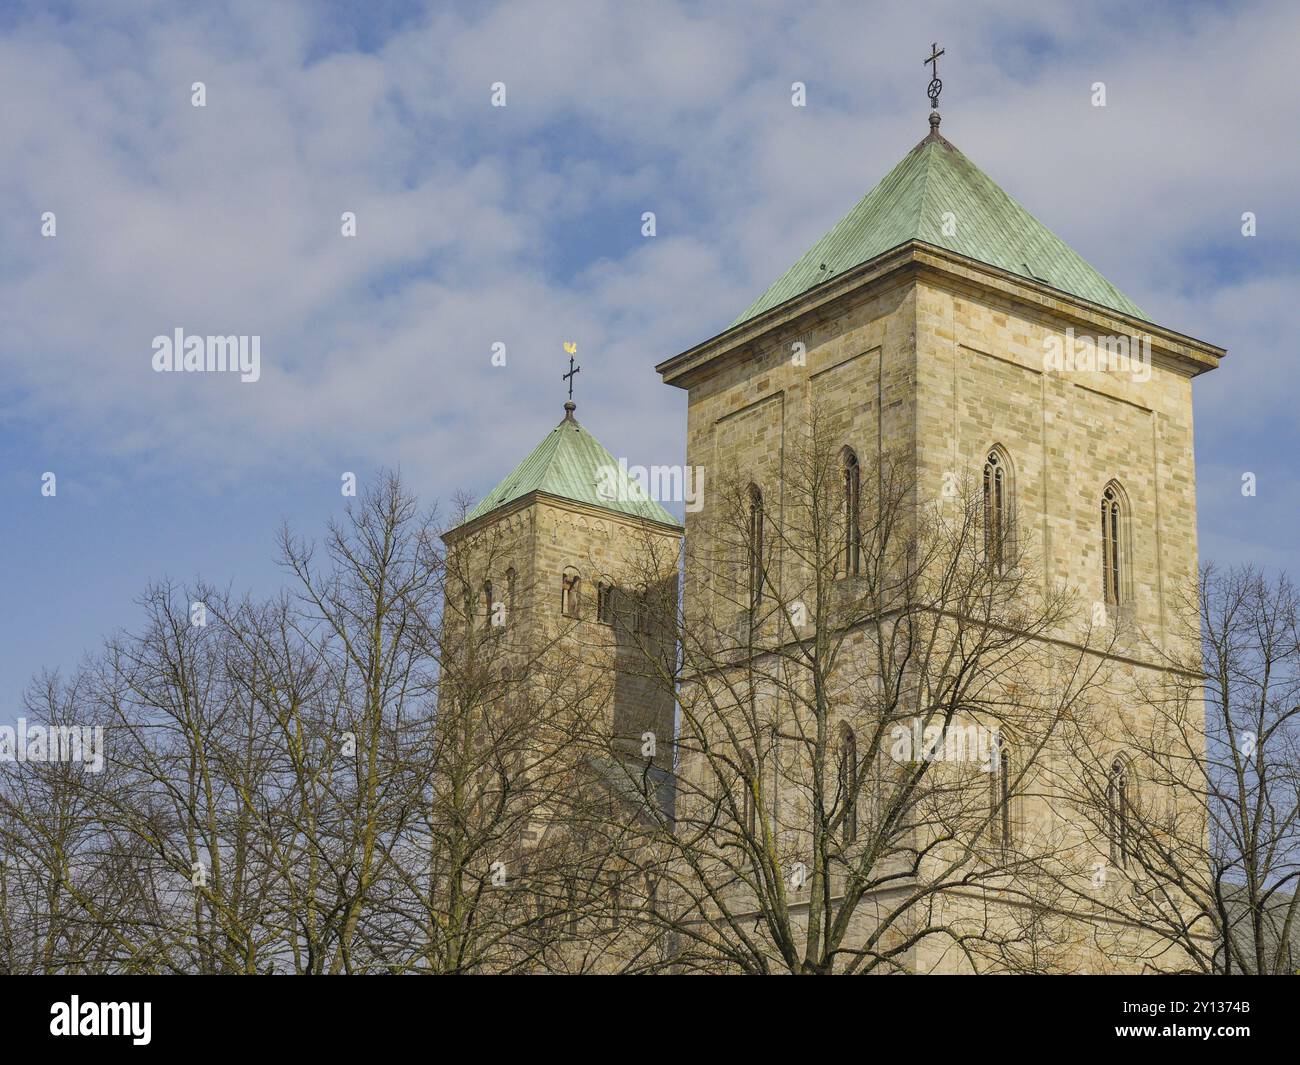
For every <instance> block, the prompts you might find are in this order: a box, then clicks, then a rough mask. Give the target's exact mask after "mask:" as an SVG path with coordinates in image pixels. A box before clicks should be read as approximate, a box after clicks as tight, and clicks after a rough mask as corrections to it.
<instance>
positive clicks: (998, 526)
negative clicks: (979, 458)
mask: <svg viewBox="0 0 1300 1065" xmlns="http://www.w3.org/2000/svg"><path fill="white" fill-rule="evenodd" d="M1011 489H1012V484H1011V462H1010V460H1009V458H1008V457H1007V453H1006V451H1004V450H1003V448H1002V447H1001V445H998V446H995V447H993V448H992V450H990V451H989V453H988V455H986V456H985V458H984V557H985V558H986V559H987V560H988V563H989V566H990V567H991V568H992V570H993V572H994V573H997V574H999V575H1000V574H1002V573H1005V572H1006V571H1007V568H1008V567H1009V566H1010V563H1011V522H1012V513H1013V509H1012V503H1013V500H1012V490H1011Z"/></svg>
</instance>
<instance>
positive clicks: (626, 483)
mask: <svg viewBox="0 0 1300 1065" xmlns="http://www.w3.org/2000/svg"><path fill="white" fill-rule="evenodd" d="M529 492H546V493H548V494H550V495H553V496H559V497H560V498H562V499H573V500H576V501H577V502H579V503H588V504H590V505H591V506H593V507H601V508H602V509H604V510H612V511H614V512H615V513H616V514H627V515H630V516H631V517H635V518H649V519H650V520H651V521H661V522H664V523H665V524H667V525H677V524H678V522H677V520H676V519H675V518H674V517H673V516H672V515H671V514H669V513H668V511H666V510H664V508H663V507H661V506H660V505H659V504H658V503H656V502H654V501H653V500H651V499H650V498H648V497H647V496H645V495H644V494H643V493H642V492H641V491H640V490H639V487H638V485H637V483H636V481H635V480H629V479H628V478H627V476H626V474H625V473H624V472H623V468H622V467H620V466H619V464H618V460H617V459H616V458H614V456H613V455H611V454H610V453H609V452H608V451H606V450H605V448H604V446H603V445H602V444H601V442H600V441H599V440H597V439H596V438H595V437H594V436H592V435H591V434H590V433H589V432H587V430H586V429H584V428H583V427H582V426H581V425H579V424H578V420H577V419H576V418H574V417H573V412H572V410H568V409H566V413H565V416H564V420H563V421H562V422H560V424H559V425H557V426H556V427H555V428H554V429H552V430H551V431H550V432H549V433H548V434H547V435H546V437H545V438H544V439H543V440H542V442H541V443H540V444H538V445H537V446H536V447H535V448H533V453H532V454H531V455H529V456H528V457H527V458H526V459H524V461H523V462H521V463H520V464H519V465H518V466H516V467H515V469H514V472H513V473H511V474H510V476H509V477H507V478H506V479H505V480H503V481H502V482H501V483H500V484H498V485H497V486H496V487H495V488H494V489H492V491H491V492H489V493H488V494H487V495H486V496H484V497H483V498H482V499H481V500H480V501H479V503H478V505H477V506H476V507H475V508H474V509H473V510H471V511H470V512H469V515H468V517H466V519H465V521H466V522H470V521H473V520H474V519H475V518H478V517H481V516H482V515H484V514H486V513H488V512H489V511H492V510H496V508H497V507H500V506H504V505H505V504H507V503H510V502H513V501H514V500H516V499H519V498H521V497H522V496H526V495H528V493H529Z"/></svg>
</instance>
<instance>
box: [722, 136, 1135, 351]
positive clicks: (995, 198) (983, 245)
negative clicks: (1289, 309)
mask: <svg viewBox="0 0 1300 1065" xmlns="http://www.w3.org/2000/svg"><path fill="white" fill-rule="evenodd" d="M948 212H951V217H950V218H949V219H947V220H945V215H946V214H948ZM945 221H947V222H948V223H949V224H947V225H945ZM945 230H947V232H945ZM909 240H920V241H924V242H925V243H927V244H933V245H936V246H937V247H940V248H947V249H948V250H949V251H954V252H957V253H958V254H959V255H965V256H968V257H970V258H972V259H978V260H979V261H980V262H983V263H988V264H989V265H990V266H996V267H999V268H1000V269H1003V270H1007V271H1010V272H1011V273H1013V274H1020V275H1021V276H1023V277H1028V278H1032V279H1034V280H1037V281H1041V282H1045V283H1046V284H1048V285H1051V286H1052V287H1053V288H1058V289H1061V290H1063V291H1065V292H1069V293H1072V294H1073V295H1075V296H1080V297H1082V298H1083V299H1085V300H1089V301H1091V302H1093V303H1099V304H1101V305H1102V306H1103V307H1109V308H1111V309H1112V310H1116V311H1122V312H1123V313H1124V314H1131V315H1134V316H1136V317H1138V318H1145V317H1146V315H1144V314H1143V313H1142V312H1141V311H1140V310H1138V308H1137V306H1136V305H1135V304H1134V303H1133V301H1132V300H1130V299H1129V298H1128V297H1127V296H1125V295H1124V293H1122V292H1120V291H1119V289H1117V288H1116V287H1115V286H1114V285H1112V284H1111V283H1110V282H1109V281H1107V280H1106V279H1105V278H1104V277H1102V276H1101V274H1099V273H1098V272H1097V271H1096V270H1094V269H1093V268H1092V267H1091V266H1089V265H1088V263H1086V262H1085V261H1084V260H1083V259H1082V258H1080V256H1079V255H1078V254H1077V253H1076V252H1074V251H1073V250H1072V249H1071V248H1070V246H1069V245H1068V244H1066V243H1065V241H1063V240H1061V238H1060V237H1058V236H1057V235H1056V234H1055V233H1053V232H1052V231H1051V230H1050V229H1048V228H1047V227H1046V226H1045V225H1043V224H1042V223H1041V222H1040V221H1038V219H1036V218H1035V217H1034V216H1033V215H1031V214H1030V213H1029V212H1028V211H1026V210H1025V209H1024V208H1023V207H1021V206H1020V204H1018V203H1016V201H1015V200H1013V199H1012V198H1011V197H1010V196H1008V195H1007V194H1006V193H1005V192H1003V191H1002V189H1000V188H999V187H998V186H997V185H996V184H994V183H993V181H992V180H991V179H990V178H989V177H988V175H987V174H985V173H984V172H983V171H982V170H980V168H979V167H977V166H976V165H975V164H974V163H972V162H971V161H970V160H969V159H967V158H966V157H965V156H964V155H962V153H961V152H959V151H958V150H957V149H956V148H954V147H953V146H952V145H951V144H950V143H949V142H948V141H947V140H945V139H944V138H943V137H942V136H940V134H939V131H938V128H937V127H935V128H934V129H932V131H931V133H930V135H929V136H927V137H926V138H925V139H924V140H923V141H921V143H920V144H918V145H917V146H916V147H915V148H913V149H912V150H911V151H910V152H908V153H907V155H905V156H904V157H903V160H902V162H900V163H899V164H898V165H897V166H896V167H894V169H893V170H891V171H890V172H889V173H888V174H887V175H886V176H885V179H884V180H883V181H881V182H880V184H879V185H877V186H876V187H875V188H874V189H872V190H871V191H870V192H869V193H867V194H866V196H864V197H863V198H862V199H861V200H859V201H858V204H857V206H856V207H854V208H853V210H851V211H850V212H849V213H848V214H846V215H845V216H844V217H843V218H841V219H840V220H839V222H837V223H836V225H835V228H834V229H832V230H831V231H830V232H829V233H827V234H826V236H824V237H822V239H821V240H819V241H818V242H817V243H816V244H814V245H813V246H812V248H811V249H810V250H809V252H808V254H806V255H805V256H804V257H803V258H802V259H800V260H799V261H798V262H797V263H795V264H794V266H792V267H790V269H789V270H787V271H786V272H785V274H784V275H783V276H782V277H781V278H780V279H779V280H778V281H776V282H775V283H774V284H773V285H772V287H771V288H769V289H768V290H767V291H766V292H764V293H763V295H761V296H760V297H759V298H758V299H757V300H755V301H754V303H753V304H752V305H751V306H750V308H749V309H748V310H747V311H745V313H744V314H742V315H741V316H740V317H739V318H737V319H736V320H735V321H734V322H732V323H731V324H732V325H733V326H734V325H739V324H740V323H741V322H744V321H747V320H748V319H750V318H753V317H755V316H756V315H759V314H761V313H762V312H763V311H766V310H770V309H771V308H772V307H775V306H777V305H778V304H781V303H784V302H785V301H786V300H788V299H790V298H792V297H794V296H798V295H799V294H800V293H803V292H807V291H808V290H809V289H810V288H813V287H814V286H816V285H819V284H821V283H822V282H823V281H827V280H829V279H830V278H832V277H834V276H835V275H836V274H839V273H842V272H843V271H845V270H848V269H850V268H851V267H854V266H857V265H858V264H860V263H865V262H867V261H868V260H869V259H874V258H875V257H876V256H878V255H881V254H883V253H884V252H887V251H889V250H890V249H891V248H896V247H898V246H899V245H900V244H905V243H906V242H907V241H909ZM823 264H824V265H825V269H822V266H823Z"/></svg>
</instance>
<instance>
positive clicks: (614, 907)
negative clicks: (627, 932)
mask: <svg viewBox="0 0 1300 1065" xmlns="http://www.w3.org/2000/svg"><path fill="white" fill-rule="evenodd" d="M622 923H623V884H622V882H621V881H620V880H618V879H617V878H616V879H615V880H614V882H613V883H612V884H610V885H609V927H610V928H611V929H612V930H614V931H617V930H618V926H619V925H620V924H622Z"/></svg>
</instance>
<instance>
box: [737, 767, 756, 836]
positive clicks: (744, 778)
mask: <svg viewBox="0 0 1300 1065" xmlns="http://www.w3.org/2000/svg"><path fill="white" fill-rule="evenodd" d="M740 786H741V788H742V789H743V792H744V793H743V794H742V795H741V799H740V817H741V824H743V825H744V829H745V831H746V832H748V833H749V834H750V835H751V836H753V835H754V833H755V832H756V831H757V829H758V811H757V810H756V809H755V808H754V759H753V757H752V756H751V755H750V754H749V752H748V751H746V752H745V753H744V754H742V755H741V756H740Z"/></svg>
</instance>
